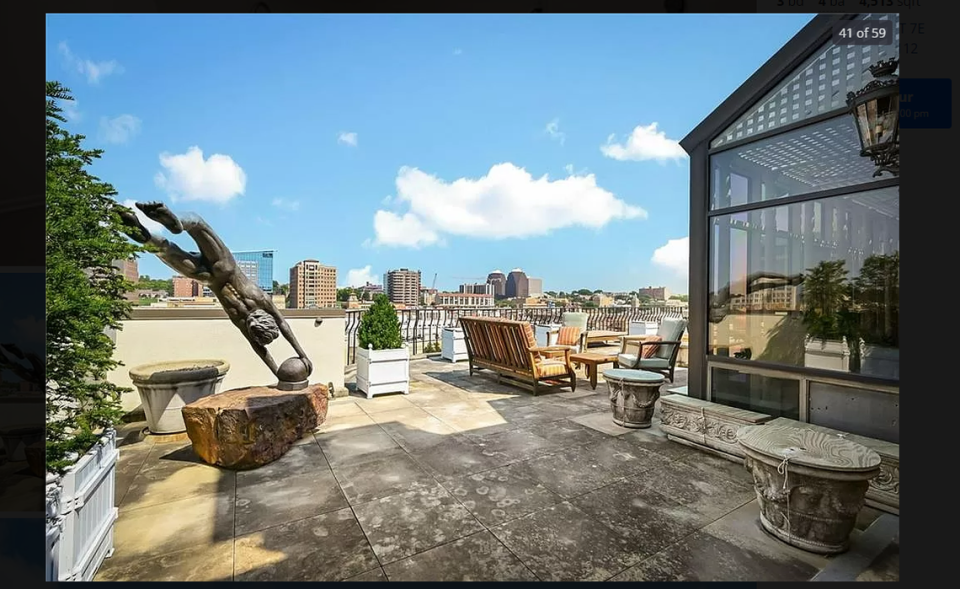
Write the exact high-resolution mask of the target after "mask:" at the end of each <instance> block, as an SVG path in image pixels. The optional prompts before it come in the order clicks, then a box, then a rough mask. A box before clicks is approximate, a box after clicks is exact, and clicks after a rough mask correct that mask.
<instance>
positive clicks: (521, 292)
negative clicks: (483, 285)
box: [506, 268, 530, 299]
mask: <svg viewBox="0 0 960 589" xmlns="http://www.w3.org/2000/svg"><path fill="white" fill-rule="evenodd" d="M506 294H507V298H510V299H512V298H521V299H525V298H527V297H528V296H530V280H529V279H528V278H527V275H526V274H525V273H524V272H523V270H521V269H520V268H514V269H513V270H511V271H510V274H508V275H507V293H506Z"/></svg>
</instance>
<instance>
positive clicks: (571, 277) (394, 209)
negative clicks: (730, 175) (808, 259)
mask: <svg viewBox="0 0 960 589" xmlns="http://www.w3.org/2000/svg"><path fill="white" fill-rule="evenodd" d="M811 18H812V16H811V15H753V14H751V15H689V14H677V15H642V14H638V15H546V14H535V15H483V16H478V15H401V16H397V15H389V16H388V15H362V16H356V15H354V16H348V15H293V16H286V15H233V16H227V15H211V16H205V15H186V16H173V15H164V16H157V15H132V16H123V15H48V16H47V66H46V69H47V79H48V80H59V81H61V82H62V83H64V84H65V85H66V86H67V87H69V88H70V89H71V90H72V91H73V94H74V97H75V98H76V102H75V103H73V104H67V105H65V106H66V107H67V108H66V110H67V113H68V117H69V118H70V123H69V127H70V128H71V130H73V131H74V132H78V133H82V134H84V135H86V136H87V137H88V138H89V142H90V144H91V146H96V147H101V148H103V149H104V150H105V153H104V157H103V159H102V160H101V161H99V162H97V164H96V165H95V166H94V172H95V173H96V174H97V175H99V176H100V177H101V178H103V179H104V180H106V181H108V182H110V183H112V184H113V185H114V186H115V187H116V189H117V190H118V192H119V193H120V196H119V197H118V198H119V200H121V201H126V200H158V199H159V200H163V201H165V202H167V203H168V204H169V205H170V206H171V208H172V209H173V210H174V211H176V212H187V211H190V212H196V213H198V214H200V215H201V216H203V217H204V218H205V219H207V221H208V222H209V223H210V224H211V225H212V226H213V227H214V228H215V229H216V230H217V231H218V232H219V233H220V234H221V236H222V237H223V238H224V240H225V241H226V243H227V244H228V245H229V246H230V247H231V248H232V249H234V250H248V249H261V248H264V249H275V250H276V251H277V253H276V259H275V268H274V276H275V278H276V279H277V280H279V281H280V282H287V277H288V269H289V268H290V266H292V265H293V264H295V263H296V262H297V261H299V260H302V259H307V258H313V259H318V260H320V261H321V262H322V263H325V264H330V265H334V266H336V267H337V269H338V282H339V283H340V285H348V284H351V283H358V284H362V283H363V281H364V280H365V279H366V277H367V276H368V275H369V276H372V277H373V279H374V280H375V281H376V282H379V277H380V276H381V275H382V273H383V272H384V271H386V270H388V269H392V268H400V267H406V268H415V269H420V270H422V271H423V275H424V283H425V284H426V285H429V284H430V283H432V281H433V276H434V274H435V273H436V274H437V276H438V277H437V283H436V284H437V287H438V288H440V289H450V290H456V287H457V285H458V284H460V283H462V282H466V281H467V279H470V278H474V277H476V278H481V277H485V276H486V274H487V273H488V272H491V271H493V270H495V269H499V270H503V271H504V272H509V271H510V270H511V269H513V268H515V267H520V268H522V269H523V270H524V271H526V272H527V274H528V275H530V276H534V277H539V278H542V279H543V284H544V288H545V289H546V290H570V289H577V288H591V289H595V288H603V289H606V290H614V291H619V290H635V289H637V288H640V287H643V286H648V285H653V286H658V285H665V286H668V287H669V288H670V289H671V290H673V291H675V292H686V290H687V277H686V274H687V272H686V256H687V249H686V241H685V239H686V238H687V233H688V209H689V207H688V185H689V167H688V163H687V158H686V156H685V154H684V153H683V151H682V149H680V148H679V145H678V144H677V143H676V142H677V141H678V140H679V139H681V138H682V137H683V136H684V135H685V134H686V133H688V132H689V131H690V130H691V129H692V128H693V127H694V126H696V125H697V124H698V123H699V122H700V121H701V120H702V119H703V118H704V117H705V116H706V115H708V114H709V113H710V112H711V111H712V110H713V108H715V107H716V106H717V105H718V104H719V103H720V102H721V101H722V100H723V99H725V98H726V97H727V96H728V95H729V94H730V93H731V92H733V91H734V90H735V89H736V88H737V87H738V86H739V85H740V84H741V83H743V81H744V80H746V79H747V78H748V77H749V76H750V75H751V74H752V73H753V72H754V71H755V70H756V69H757V68H758V67H759V66H761V65H762V64H763V63H764V62H765V61H766V60H767V59H768V58H769V57H770V56H772V55H773V54H774V53H775V52H776V51H777V50H778V49H779V48H780V47H781V46H782V45H783V44H784V43H785V42H786V41H788V40H789V39H790V37H792V36H793V35H794V34H795V33H796V32H797V31H798V30H800V29H801V28H802V27H803V26H804V25H805V24H806V23H807V22H809V20H810V19H811ZM177 241H178V243H181V244H182V245H184V246H188V245H189V246H190V249H193V248H192V245H191V244H190V242H189V239H186V238H183V237H178V238H177ZM140 271H141V274H149V275H150V276H154V277H167V276H170V275H171V271H170V270H169V269H168V268H167V267H166V266H164V265H163V264H162V263H160V262H159V261H157V260H156V259H153V258H151V257H147V256H144V258H142V259H141V261H140Z"/></svg>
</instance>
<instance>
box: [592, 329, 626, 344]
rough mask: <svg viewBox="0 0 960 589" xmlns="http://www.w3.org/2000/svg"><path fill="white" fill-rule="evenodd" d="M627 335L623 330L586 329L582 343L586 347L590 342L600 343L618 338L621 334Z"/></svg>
mask: <svg viewBox="0 0 960 589" xmlns="http://www.w3.org/2000/svg"><path fill="white" fill-rule="evenodd" d="M624 335H627V334H626V332H623V331H607V330H596V329H595V330H593V331H588V332H587V335H586V337H585V338H584V340H585V341H584V344H583V345H585V346H586V347H587V348H589V347H590V344H602V343H606V342H608V341H611V340H619V339H620V337H621V336H624Z"/></svg>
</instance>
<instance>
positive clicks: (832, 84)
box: [710, 14, 900, 147]
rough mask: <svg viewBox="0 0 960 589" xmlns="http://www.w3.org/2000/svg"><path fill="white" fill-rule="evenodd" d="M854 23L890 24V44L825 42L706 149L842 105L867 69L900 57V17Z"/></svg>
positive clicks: (866, 79)
mask: <svg viewBox="0 0 960 589" xmlns="http://www.w3.org/2000/svg"><path fill="white" fill-rule="evenodd" d="M857 20H891V21H893V30H894V39H893V44H891V45H859V46H858V45H851V46H838V45H834V44H833V42H828V43H827V44H826V45H825V46H824V47H823V49H822V50H820V51H818V52H817V53H816V54H815V55H814V56H813V57H812V58H811V59H809V60H808V61H807V63H805V64H804V65H803V66H801V67H800V68H798V69H797V70H795V71H794V72H793V73H792V74H791V75H789V76H787V78H786V80H785V82H784V83H783V85H781V86H780V87H779V88H778V89H776V90H774V91H773V92H771V93H770V94H768V95H767V97H766V98H764V99H763V100H761V101H760V102H758V103H757V105H756V106H755V107H754V108H752V109H750V110H749V111H747V113H746V114H744V115H743V116H742V117H740V118H739V119H738V120H737V121H736V122H735V123H733V124H732V125H730V127H728V128H727V129H726V130H725V131H724V132H723V133H721V134H720V135H719V136H718V137H716V138H715V139H714V140H713V141H712V142H711V143H710V147H720V146H722V145H725V144H727V143H730V142H731V141H737V140H740V139H743V138H745V137H750V136H751V135H755V134H757V133H763V132H767V131H770V130H771V129H776V128H777V127H780V126H783V125H787V124H790V123H795V122H797V121H800V120H803V119H807V118H810V117H814V116H816V115H819V114H821V113H824V112H829V111H831V110H834V109H837V108H841V107H843V106H845V105H846V100H847V92H854V91H856V90H859V89H860V88H861V87H863V85H864V84H866V83H867V82H869V81H870V80H872V79H873V77H872V76H871V75H870V70H869V68H870V66H871V65H873V64H875V63H877V62H878V61H881V60H883V59H890V58H891V57H896V58H899V57H900V15H899V14H862V15H859V16H858V17H857Z"/></svg>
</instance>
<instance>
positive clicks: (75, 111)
mask: <svg viewBox="0 0 960 589" xmlns="http://www.w3.org/2000/svg"><path fill="white" fill-rule="evenodd" d="M60 108H62V109H63V113H61V114H63V116H64V117H65V118H66V119H67V120H68V121H70V122H71V123H79V122H80V119H81V118H83V115H82V114H81V113H80V103H79V102H77V101H76V100H61V101H60Z"/></svg>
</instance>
